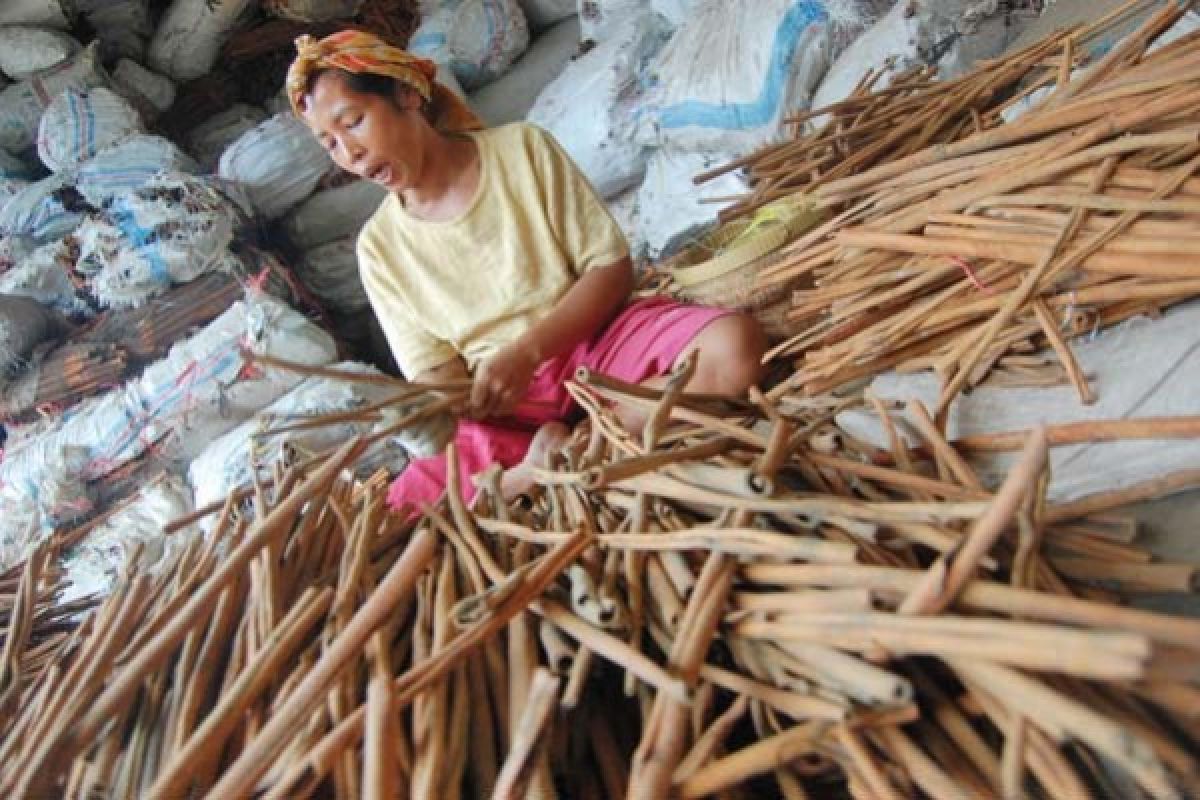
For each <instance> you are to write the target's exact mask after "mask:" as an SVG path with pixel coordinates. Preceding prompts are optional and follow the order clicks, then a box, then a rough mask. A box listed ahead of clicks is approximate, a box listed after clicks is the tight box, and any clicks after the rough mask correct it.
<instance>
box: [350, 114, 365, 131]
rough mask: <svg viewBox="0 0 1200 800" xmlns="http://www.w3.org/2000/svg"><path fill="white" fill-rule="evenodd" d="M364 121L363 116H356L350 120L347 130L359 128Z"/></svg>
mask: <svg viewBox="0 0 1200 800" xmlns="http://www.w3.org/2000/svg"><path fill="white" fill-rule="evenodd" d="M362 121H363V115H362V114H356V115H355V116H353V117H351V118H350V121H349V122H348V123H346V127H347V128H357V127H358V126H359V124H360V123H361V122H362Z"/></svg>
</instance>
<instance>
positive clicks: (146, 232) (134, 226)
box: [109, 209, 171, 286]
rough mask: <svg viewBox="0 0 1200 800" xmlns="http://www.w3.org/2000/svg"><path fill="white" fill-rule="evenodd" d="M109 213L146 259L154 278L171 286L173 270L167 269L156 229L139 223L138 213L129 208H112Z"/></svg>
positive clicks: (164, 284)
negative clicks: (156, 236) (159, 246)
mask: <svg viewBox="0 0 1200 800" xmlns="http://www.w3.org/2000/svg"><path fill="white" fill-rule="evenodd" d="M109 213H110V214H111V215H112V219H113V221H114V222H116V223H117V227H118V228H119V229H120V231H121V233H122V234H124V235H125V238H127V239H129V240H130V241H131V242H133V244H134V245H135V246H136V247H137V248H138V252H139V253H140V254H141V256H142V257H143V258H145V259H146V263H147V264H149V265H150V274H151V275H152V276H153V277H154V280H155V281H157V282H158V283H159V284H162V285H163V286H170V285H171V272H170V270H168V269H167V263H166V262H165V261H163V258H162V254H161V253H159V252H158V243H157V242H156V241H155V233H156V232H155V230H154V229H153V228H143V227H142V226H141V225H138V221H137V217H136V215H135V214H134V213H133V212H132V211H130V210H128V209H121V210H111V211H110V212H109Z"/></svg>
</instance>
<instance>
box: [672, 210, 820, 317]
mask: <svg viewBox="0 0 1200 800" xmlns="http://www.w3.org/2000/svg"><path fill="white" fill-rule="evenodd" d="M823 217H824V214H823V211H822V210H821V209H820V208H818V207H816V206H815V205H814V204H813V203H811V202H809V201H807V200H804V199H793V198H788V199H786V200H782V201H778V202H776V203H772V204H770V205H768V206H765V207H763V208H762V209H761V210H760V211H759V212H758V213H756V214H755V215H754V216H753V217H750V218H744V219H738V220H735V221H733V222H730V223H728V224H725V225H722V226H720V227H718V228H715V229H714V230H712V231H711V232H709V233H708V234H706V235H704V236H703V237H701V238H699V239H697V240H696V241H695V242H693V243H692V244H690V245H688V246H687V247H685V248H684V249H683V250H682V251H680V252H679V253H677V254H676V255H675V256H673V257H671V258H670V259H668V260H667V261H665V262H663V263H662V264H661V265H660V268H661V269H662V271H663V272H665V273H666V274H667V275H669V276H670V278H671V289H672V291H674V292H675V293H676V294H678V295H680V296H682V297H684V298H686V299H687V300H690V301H692V302H694V303H701V304H703V305H712V306H722V307H724V308H735V309H738V310H739V311H749V312H751V313H753V314H754V315H755V317H757V318H758V320H759V322H761V323H762V325H763V327H764V328H765V329H766V331H767V334H768V335H769V336H771V337H773V338H779V337H781V336H783V335H784V334H785V330H784V325H785V321H786V320H785V315H786V310H787V306H788V293H789V291H790V288H791V287H789V286H787V285H778V286H773V287H771V288H768V289H763V288H761V287H759V286H758V280H757V279H758V275H759V273H760V272H762V271H763V270H764V269H767V268H769V267H770V266H771V265H773V264H775V263H776V262H777V261H779V259H780V258H782V250H783V247H784V245H786V244H787V243H788V242H790V241H791V240H792V239H794V238H796V237H797V236H799V235H800V234H802V233H804V232H805V231H807V230H809V229H810V228H812V227H813V226H814V225H816V224H818V223H819V222H821V220H822V219H823Z"/></svg>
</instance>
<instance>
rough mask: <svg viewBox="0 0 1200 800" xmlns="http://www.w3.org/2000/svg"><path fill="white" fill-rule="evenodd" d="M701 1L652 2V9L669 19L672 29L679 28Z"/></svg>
mask: <svg viewBox="0 0 1200 800" xmlns="http://www.w3.org/2000/svg"><path fill="white" fill-rule="evenodd" d="M700 2H701V0H650V8H652V9H654V11H656V12H658V13H659V14H662V15H663V16H664V17H666V18H667V22H670V23H671V25H672V27H675V28H678V27H679V26H680V25H682V24H683V23H684V22H686V21H687V19H688V17H689V16H691V13H692V9H694V8H695V7H696V6H697V5H698V4H699V3H700Z"/></svg>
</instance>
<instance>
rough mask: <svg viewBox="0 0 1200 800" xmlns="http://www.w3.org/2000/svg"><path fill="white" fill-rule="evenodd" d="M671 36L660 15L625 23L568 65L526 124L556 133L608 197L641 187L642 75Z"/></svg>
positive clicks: (643, 158) (643, 163) (643, 166)
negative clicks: (638, 121)
mask: <svg viewBox="0 0 1200 800" xmlns="http://www.w3.org/2000/svg"><path fill="white" fill-rule="evenodd" d="M669 35H670V30H669V28H668V27H667V24H666V20H664V19H663V18H662V17H660V16H659V15H657V14H643V15H641V16H638V17H635V18H633V19H629V20H626V21H625V22H624V23H623V24H622V25H621V26H620V28H619V30H618V31H617V32H616V33H614V34H613V36H612V37H611V38H609V39H608V40H607V41H605V42H603V43H602V44H600V45H598V46H597V47H595V48H594V49H592V50H591V51H589V52H587V53H585V54H584V55H582V56H580V57H579V58H577V59H575V60H574V61H572V62H570V63H569V64H567V67H566V69H564V70H563V72H562V74H561V75H559V76H558V78H556V79H555V80H554V81H553V82H551V83H550V85H549V86H547V87H546V88H545V89H543V90H542V93H541V94H540V95H539V96H538V99H537V102H536V103H534V106H533V108H532V109H530V111H529V115H528V117H527V119H528V120H529V121H530V122H533V123H534V124H536V125H540V126H541V127H543V128H545V129H546V130H548V131H550V133H552V134H554V136H555V138H556V139H558V141H559V142H560V143H561V144H562V146H563V148H564V149H565V150H566V151H567V153H569V154H570V156H571V158H572V159H574V161H575V163H576V164H578V165H579V168H580V169H581V170H583V173H584V174H585V175H586V176H587V177H588V179H589V180H590V181H591V182H592V184H593V185H594V186H595V187H596V190H597V191H598V192H599V193H600V195H601V196H603V197H605V198H608V197H613V196H614V195H617V194H619V193H620V192H621V191H622V190H623V189H626V188H628V187H630V186H632V185H634V184H636V183H637V182H638V180H639V179H640V178H641V176H642V173H643V172H644V171H645V169H646V152H645V148H644V147H643V146H642V144H640V143H639V142H637V141H635V140H634V137H633V128H634V116H633V115H634V111H635V108H636V106H637V104H638V102H639V97H640V95H639V91H640V88H641V87H640V84H639V80H640V78H639V76H640V75H641V72H642V70H643V68H644V67H645V65H646V63H647V62H648V61H649V60H650V58H651V57H652V56H653V55H654V54H655V53H656V52H657V51H658V50H659V48H661V47H662V45H663V43H664V42H665V41H666V40H667V38H668V36H669Z"/></svg>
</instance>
